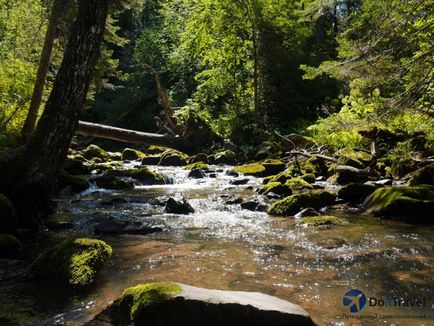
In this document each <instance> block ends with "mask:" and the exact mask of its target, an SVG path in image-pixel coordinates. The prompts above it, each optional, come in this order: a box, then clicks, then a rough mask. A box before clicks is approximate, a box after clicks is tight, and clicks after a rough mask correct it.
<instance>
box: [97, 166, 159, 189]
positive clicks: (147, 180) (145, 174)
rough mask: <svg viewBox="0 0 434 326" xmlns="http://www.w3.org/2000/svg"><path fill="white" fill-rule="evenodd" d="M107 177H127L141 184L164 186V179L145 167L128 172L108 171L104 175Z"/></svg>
mask: <svg viewBox="0 0 434 326" xmlns="http://www.w3.org/2000/svg"><path fill="white" fill-rule="evenodd" d="M104 176H107V177H129V178H133V179H136V180H139V181H140V182H142V183H143V184H147V185H148V184H149V185H153V184H164V183H165V181H164V177H163V176H162V175H161V174H159V173H156V172H153V171H151V170H150V169H148V168H146V167H142V168H139V169H128V170H109V171H106V172H105V173H104Z"/></svg>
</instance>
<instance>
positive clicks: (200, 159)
mask: <svg viewBox="0 0 434 326" xmlns="http://www.w3.org/2000/svg"><path fill="white" fill-rule="evenodd" d="M198 162H203V163H208V155H206V154H205V153H199V154H197V155H194V156H190V158H189V159H188V164H193V163H198Z"/></svg>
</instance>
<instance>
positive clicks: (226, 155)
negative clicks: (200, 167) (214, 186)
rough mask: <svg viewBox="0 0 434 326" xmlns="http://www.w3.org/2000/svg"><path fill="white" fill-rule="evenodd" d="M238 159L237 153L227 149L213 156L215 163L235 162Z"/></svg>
mask: <svg viewBox="0 0 434 326" xmlns="http://www.w3.org/2000/svg"><path fill="white" fill-rule="evenodd" d="M236 161H237V154H235V152H234V151H231V150H229V149H228V150H225V151H222V152H218V153H215V154H214V156H213V163H215V164H230V165H232V164H235V163H236Z"/></svg>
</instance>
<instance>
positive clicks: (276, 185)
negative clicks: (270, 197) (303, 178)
mask: <svg viewBox="0 0 434 326" xmlns="http://www.w3.org/2000/svg"><path fill="white" fill-rule="evenodd" d="M258 192H259V193H260V194H261V195H267V194H269V193H274V194H276V195H279V196H282V197H284V196H290V195H292V190H291V188H290V187H288V186H286V185H283V184H281V183H280V182H269V183H267V184H266V185H264V186H262V187H261V188H260V189H259V191H258Z"/></svg>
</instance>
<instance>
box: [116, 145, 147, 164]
mask: <svg viewBox="0 0 434 326" xmlns="http://www.w3.org/2000/svg"><path fill="white" fill-rule="evenodd" d="M144 157H145V154H144V153H142V152H141V151H138V150H135V149H132V148H125V149H124V150H123V152H122V159H123V160H128V161H135V160H139V159H142V158H144Z"/></svg>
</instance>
